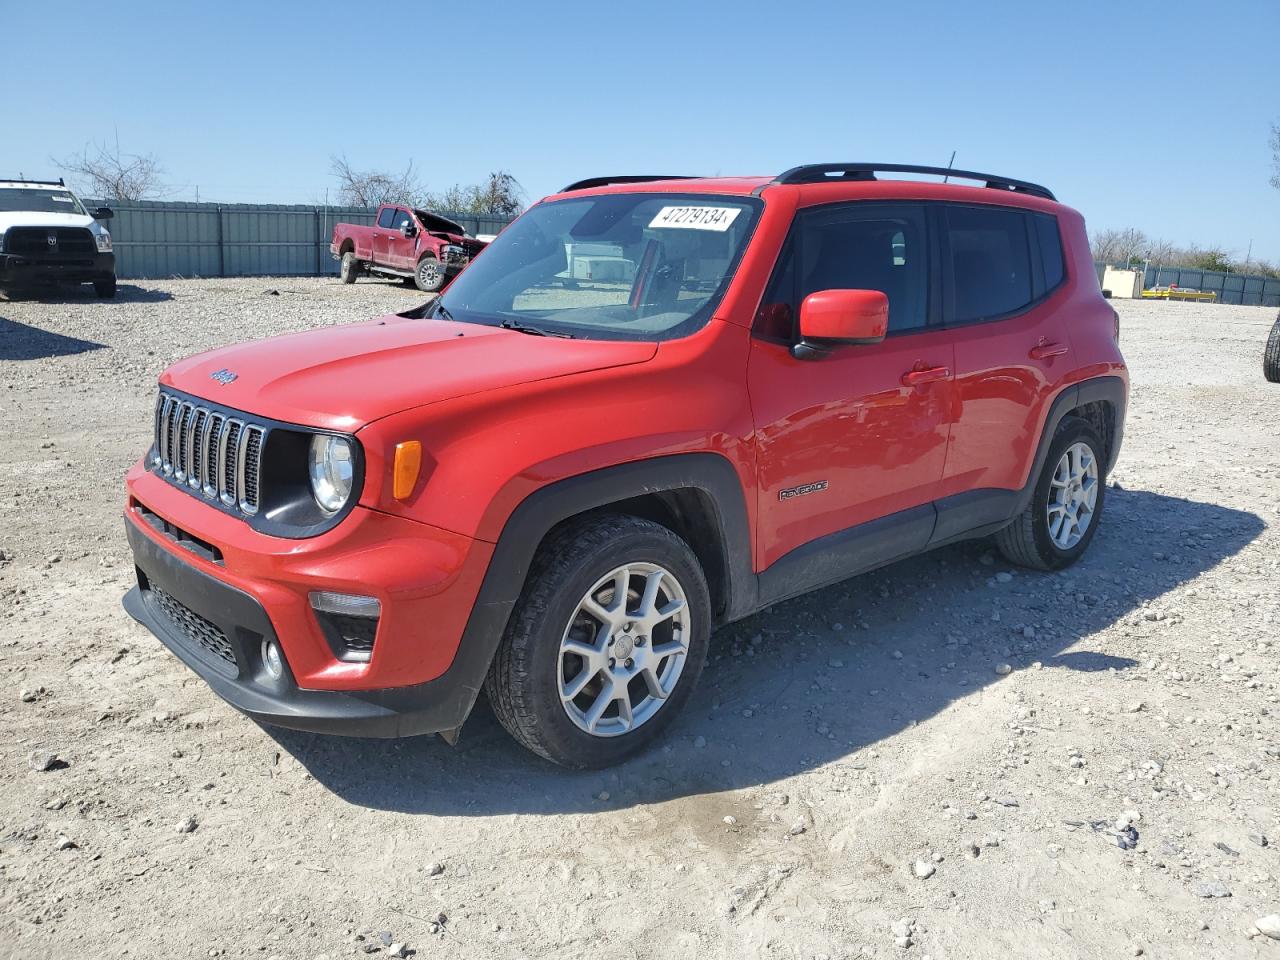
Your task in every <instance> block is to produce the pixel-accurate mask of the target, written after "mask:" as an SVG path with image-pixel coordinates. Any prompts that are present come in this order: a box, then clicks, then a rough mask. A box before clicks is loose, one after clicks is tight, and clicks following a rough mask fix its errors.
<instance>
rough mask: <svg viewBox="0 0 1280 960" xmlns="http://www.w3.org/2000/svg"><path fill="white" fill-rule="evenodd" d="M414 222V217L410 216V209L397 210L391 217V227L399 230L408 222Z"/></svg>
mask: <svg viewBox="0 0 1280 960" xmlns="http://www.w3.org/2000/svg"><path fill="white" fill-rule="evenodd" d="M412 222H413V218H412V217H410V216H409V211H408V210H396V212H395V214H394V215H393V216H392V217H391V229H392V230H399V229H400V228H401V227H403V226H404V225H405V224H406V223H412Z"/></svg>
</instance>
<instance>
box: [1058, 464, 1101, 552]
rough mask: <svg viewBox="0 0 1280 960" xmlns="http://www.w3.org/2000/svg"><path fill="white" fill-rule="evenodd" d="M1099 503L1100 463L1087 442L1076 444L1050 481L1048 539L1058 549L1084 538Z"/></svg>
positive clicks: (1065, 547)
mask: <svg viewBox="0 0 1280 960" xmlns="http://www.w3.org/2000/svg"><path fill="white" fill-rule="evenodd" d="M1097 503H1098V460H1097V458H1096V457H1095V456H1094V454H1093V450H1092V449H1091V448H1090V447H1089V445H1088V444H1087V443H1073V444H1072V445H1071V446H1069V447H1067V449H1066V450H1064V451H1063V453H1062V458H1061V459H1060V460H1059V461H1058V466H1057V467H1056V468H1055V469H1054V471H1053V479H1052V480H1050V481H1049V503H1048V505H1047V507H1046V508H1045V509H1046V519H1047V520H1048V523H1049V538H1050V539H1051V540H1052V541H1053V543H1054V546H1056V547H1057V548H1058V549H1059V550H1070V549H1071V548H1072V547H1074V546H1075V545H1076V544H1077V543H1079V542H1080V541H1081V539H1083V537H1084V535H1085V533H1086V532H1087V531H1088V529H1089V524H1091V523H1092V522H1093V513H1094V510H1095V509H1096V507H1097Z"/></svg>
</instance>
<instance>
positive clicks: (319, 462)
mask: <svg viewBox="0 0 1280 960" xmlns="http://www.w3.org/2000/svg"><path fill="white" fill-rule="evenodd" d="M310 468H311V493H312V495H314V496H315V498H316V503H318V504H320V509H321V510H323V511H325V512H326V513H331V514H332V513H337V512H338V511H339V510H341V509H342V508H343V507H344V506H345V505H346V503H347V500H348V499H350V497H351V479H352V477H353V475H354V472H355V471H354V466H353V463H352V459H351V444H350V443H349V442H348V441H346V440H344V439H343V438H342V437H330V436H326V435H319V436H315V437H312V438H311V457H310Z"/></svg>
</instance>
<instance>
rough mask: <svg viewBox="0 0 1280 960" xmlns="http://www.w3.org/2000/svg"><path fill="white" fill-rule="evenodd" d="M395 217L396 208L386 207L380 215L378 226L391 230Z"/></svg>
mask: <svg viewBox="0 0 1280 960" xmlns="http://www.w3.org/2000/svg"><path fill="white" fill-rule="evenodd" d="M395 215H396V209H395V207H384V208H383V210H382V212H381V213H380V214H378V226H380V227H383V228H390V226H391V221H392V220H393V219H394V218H395Z"/></svg>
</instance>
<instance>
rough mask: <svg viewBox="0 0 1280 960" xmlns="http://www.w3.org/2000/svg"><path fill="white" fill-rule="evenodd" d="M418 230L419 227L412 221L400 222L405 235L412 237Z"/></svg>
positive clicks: (401, 230)
mask: <svg viewBox="0 0 1280 960" xmlns="http://www.w3.org/2000/svg"><path fill="white" fill-rule="evenodd" d="M417 232H418V228H417V227H415V226H414V225H413V223H412V221H409V220H406V221H405V222H404V223H402V224H400V233H401V234H403V235H404V236H405V237H412V236H413V235H414V234H415V233H417Z"/></svg>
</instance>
